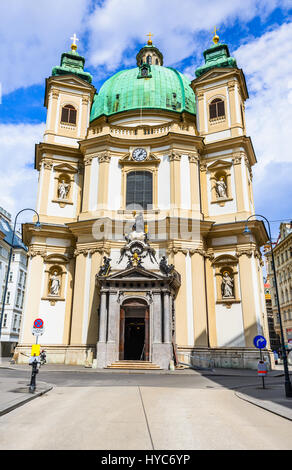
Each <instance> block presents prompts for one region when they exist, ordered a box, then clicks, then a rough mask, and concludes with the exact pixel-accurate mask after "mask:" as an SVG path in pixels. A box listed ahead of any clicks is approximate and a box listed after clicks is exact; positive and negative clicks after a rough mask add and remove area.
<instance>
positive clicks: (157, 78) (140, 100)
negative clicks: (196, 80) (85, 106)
mask: <svg viewBox="0 0 292 470" xmlns="http://www.w3.org/2000/svg"><path fill="white" fill-rule="evenodd" d="M195 103H196V98H195V94H194V92H193V90H192V88H191V87H190V82H189V80H188V79H187V78H186V77H185V76H184V75H182V74H181V73H180V72H178V71H176V70H175V69H173V68H171V67H163V66H161V65H150V64H142V65H141V66H140V67H136V68H134V69H130V70H122V71H121V72H118V73H116V74H115V75H114V76H113V77H111V78H109V79H108V80H107V81H106V82H105V83H104V84H103V85H102V87H101V89H100V92H99V93H98V95H96V96H95V98H94V101H93V105H92V109H91V116H90V121H94V119H97V118H98V117H100V116H102V115H105V116H111V115H113V114H116V113H119V112H122V111H129V110H133V109H137V110H139V109H163V110H166V111H174V112H176V113H182V112H184V111H185V112H188V113H191V114H196V104H195Z"/></svg>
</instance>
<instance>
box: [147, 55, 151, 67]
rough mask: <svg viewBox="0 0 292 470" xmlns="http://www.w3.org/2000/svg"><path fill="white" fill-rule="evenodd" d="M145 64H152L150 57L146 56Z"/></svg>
mask: <svg viewBox="0 0 292 470" xmlns="http://www.w3.org/2000/svg"><path fill="white" fill-rule="evenodd" d="M146 61H147V64H149V65H151V64H152V57H151V55H148V56H147V58H146Z"/></svg>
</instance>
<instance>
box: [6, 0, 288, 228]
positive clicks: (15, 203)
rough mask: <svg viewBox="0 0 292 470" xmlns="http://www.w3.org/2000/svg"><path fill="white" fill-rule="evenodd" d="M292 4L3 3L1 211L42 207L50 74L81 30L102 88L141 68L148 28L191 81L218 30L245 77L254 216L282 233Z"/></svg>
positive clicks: (254, 0) (273, 0)
mask: <svg viewBox="0 0 292 470" xmlns="http://www.w3.org/2000/svg"><path fill="white" fill-rule="evenodd" d="M291 8H292V0H282V1H279V0H265V1H262V0H261V1H258V0H245V1H244V2H242V0H232V1H231V0H224V1H220V0H217V1H215V0H209V1H208V2H206V1H203V0H147V1H146V0H104V1H96V0H74V1H73V2H72V1H71V0H50V2H47V1H46V0H39V1H38V2H35V0H27V1H26V2H23V0H13V2H10V3H8V2H5V4H4V5H2V8H1V16H2V25H1V31H0V52H1V88H2V100H1V105H0V145H1V147H0V148H1V152H0V159H2V162H1V163H2V166H1V168H3V173H4V178H5V179H4V181H5V184H4V185H3V186H2V187H1V188H0V205H1V206H2V207H4V208H5V209H6V210H8V211H9V212H11V213H12V214H13V215H14V214H15V213H16V212H17V211H18V210H20V209H22V208H23V207H24V206H26V207H32V208H34V207H35V200H36V190H37V177H38V175H37V172H36V171H35V170H34V169H33V162H34V145H35V143H37V142H39V141H41V140H42V132H43V129H44V123H45V119H46V109H45V107H44V90H45V78H47V77H49V76H50V74H51V70H52V68H53V67H54V66H55V65H58V64H59V62H60V57H61V54H62V52H64V51H67V50H69V49H70V44H71V40H70V37H71V36H72V35H73V33H74V32H75V33H76V34H77V36H78V38H79V39H80V40H79V42H78V51H79V53H80V54H82V55H83V56H84V57H85V59H86V64H85V69H86V70H87V71H89V72H90V73H91V74H92V75H93V77H94V85H95V87H96V88H97V89H99V88H100V86H101V84H102V83H103V82H104V80H106V79H107V78H108V77H110V76H111V75H113V74H114V73H115V72H116V71H118V70H120V69H123V68H130V67H132V66H135V57H136V53H137V51H138V50H139V48H140V47H142V46H143V45H144V44H145V42H146V41H147V37H146V34H147V33H148V32H149V31H151V32H152V33H153V34H154V38H153V43H154V44H155V45H156V46H157V47H158V48H159V49H160V50H161V51H162V53H163V54H164V62H165V65H168V66H172V67H175V68H177V69H178V70H179V71H181V72H183V73H185V74H186V75H187V76H188V77H189V78H190V79H191V78H193V77H194V71H195V69H196V68H197V67H198V66H199V65H201V64H202V63H203V51H204V50H205V49H206V48H207V47H209V46H210V44H211V41H212V35H213V28H214V26H215V25H216V27H217V28H218V34H219V36H220V41H221V42H225V43H227V44H228V46H229V49H230V52H231V55H232V56H234V57H235V58H236V59H237V64H238V66H239V67H240V68H242V69H243V71H244V73H245V76H246V80H247V86H248V90H249V95H250V98H249V100H248V101H247V102H246V119H247V130H248V135H250V136H251V138H252V141H253V145H254V148H255V152H256V155H257V159H258V164H257V165H256V166H255V167H254V178H253V186H254V195H255V204H256V212H257V213H260V214H263V215H265V216H266V217H267V218H268V219H270V220H271V221H273V222H272V228H273V234H274V236H276V233H277V229H278V226H279V223H280V220H282V219H285V220H290V219H292V207H291V201H292V189H291V188H292V184H291V174H292V160H291V144H290V134H291V122H292V111H291V109H292V106H291V105H292V46H291V44H292V42H291V37H292V21H291V18H292V15H291V11H292V10H291ZM2 181H3V180H2ZM28 217H29V216H28ZM274 221H275V222H274Z"/></svg>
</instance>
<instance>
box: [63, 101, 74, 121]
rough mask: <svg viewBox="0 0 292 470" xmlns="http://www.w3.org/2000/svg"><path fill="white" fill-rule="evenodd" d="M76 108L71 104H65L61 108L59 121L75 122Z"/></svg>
mask: <svg viewBox="0 0 292 470" xmlns="http://www.w3.org/2000/svg"><path fill="white" fill-rule="evenodd" d="M76 116H77V110H76V109H75V108H74V106H72V105H71V104H66V106H63V108H62V115H61V122H67V123H69V124H76Z"/></svg>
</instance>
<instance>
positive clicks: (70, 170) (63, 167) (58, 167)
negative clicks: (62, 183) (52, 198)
mask: <svg viewBox="0 0 292 470" xmlns="http://www.w3.org/2000/svg"><path fill="white" fill-rule="evenodd" d="M54 170H55V171H60V172H63V171H64V172H65V173H77V171H78V170H77V168H75V167H74V166H72V165H70V164H69V163H60V165H55V166H54Z"/></svg>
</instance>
